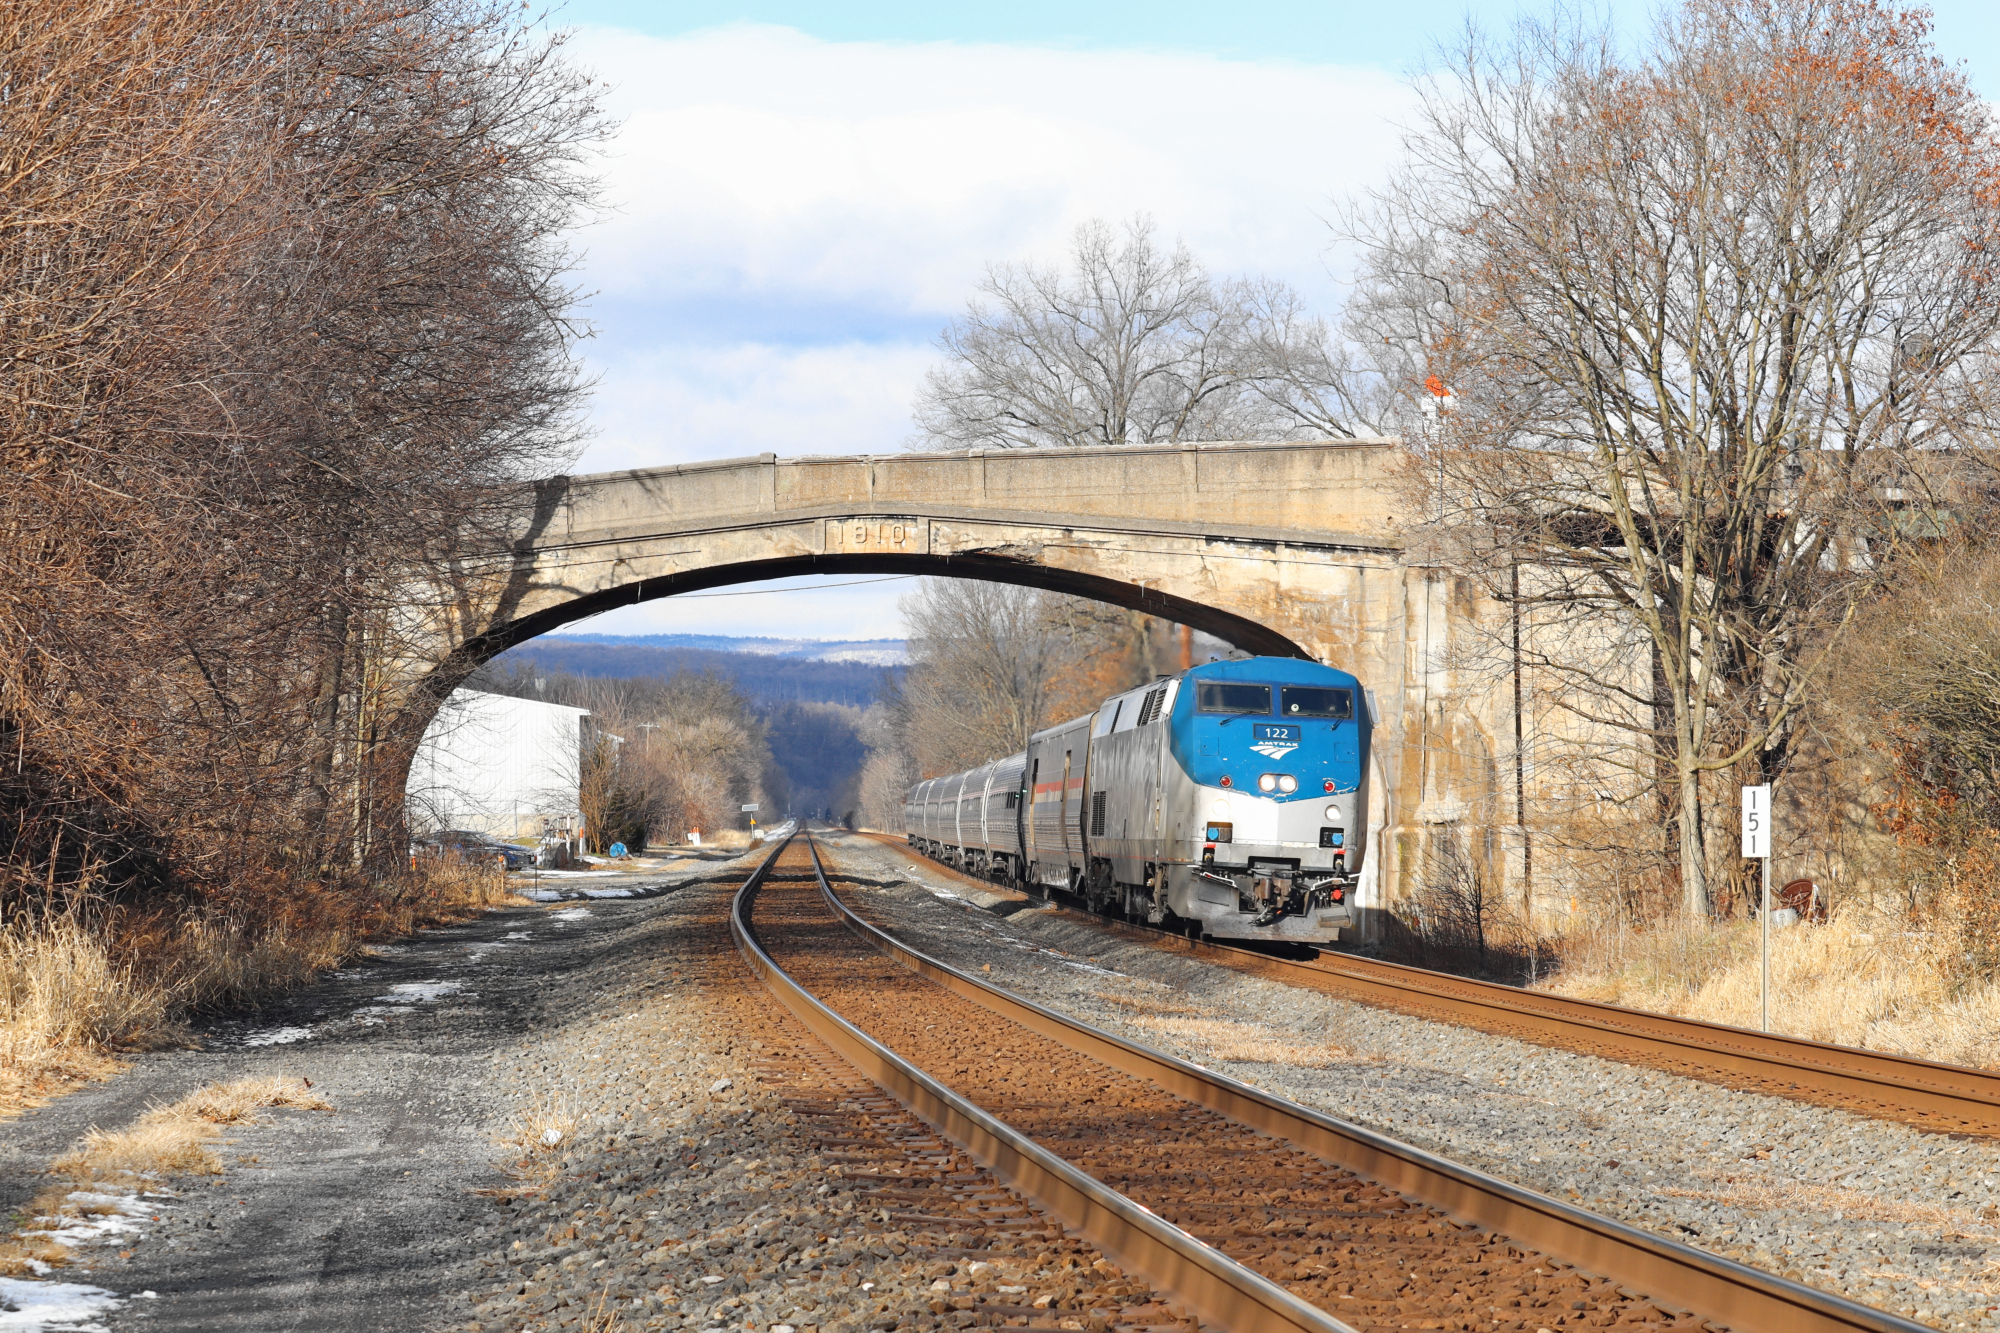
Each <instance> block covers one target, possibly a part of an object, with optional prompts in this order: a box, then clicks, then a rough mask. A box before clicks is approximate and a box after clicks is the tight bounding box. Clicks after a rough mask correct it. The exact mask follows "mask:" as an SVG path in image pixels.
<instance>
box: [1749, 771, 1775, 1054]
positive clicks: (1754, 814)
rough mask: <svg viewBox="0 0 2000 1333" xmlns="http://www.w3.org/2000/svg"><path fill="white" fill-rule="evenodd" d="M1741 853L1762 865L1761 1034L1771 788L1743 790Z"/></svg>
mask: <svg viewBox="0 0 2000 1333" xmlns="http://www.w3.org/2000/svg"><path fill="white" fill-rule="evenodd" d="M1743 854H1744V855H1745V856H1754V857H1756V858H1758V859H1759V860H1760V861H1762V862H1763V867H1762V870H1763V876H1762V880H1763V905H1762V906H1761V907H1760V908H1759V909H1758V911H1757V927H1758V931H1759V933H1760V935H1761V937H1762V938H1761V941H1760V952H1761V955H1762V957H1761V959H1760V977H1759V982H1758V1001H1759V1005H1760V1007H1761V1009H1762V1011H1763V1012H1762V1018H1763V1025H1764V1031H1766V1032H1769V1031H1770V1030H1771V787H1770V784H1768V783H1766V784H1765V785H1764V786H1761V787H1745V788H1744V789H1743Z"/></svg>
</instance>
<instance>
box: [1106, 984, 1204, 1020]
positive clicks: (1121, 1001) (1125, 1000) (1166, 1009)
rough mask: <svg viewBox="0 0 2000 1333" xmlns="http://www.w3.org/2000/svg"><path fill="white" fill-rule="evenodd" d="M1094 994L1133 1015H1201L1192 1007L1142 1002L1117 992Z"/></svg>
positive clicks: (1185, 1016)
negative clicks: (1130, 1011)
mask: <svg viewBox="0 0 2000 1333" xmlns="http://www.w3.org/2000/svg"><path fill="white" fill-rule="evenodd" d="M1094 994H1095V995H1096V997H1097V998H1098V999H1099V1000H1101V1001H1103V1002H1104V1003H1105V1004H1109V1005H1115V1006H1117V1007H1118V1008H1120V1009H1130V1010H1132V1011H1134V1012H1135V1013H1141V1014H1150V1015H1153V1016H1155V1017H1158V1016H1161V1015H1167V1014H1171V1015H1174V1016H1176V1017H1181V1018H1199V1017H1201V1013H1202V1011H1201V1010H1199V1009H1196V1008H1195V1007H1194V1006H1192V1005H1186V1004H1167V1003H1165V1002H1163V1001H1160V1000H1142V999H1140V998H1139V997H1138V996H1136V995H1122V994H1120V993H1118V992H1117V991H1108V990H1101V991H1096V992H1094Z"/></svg>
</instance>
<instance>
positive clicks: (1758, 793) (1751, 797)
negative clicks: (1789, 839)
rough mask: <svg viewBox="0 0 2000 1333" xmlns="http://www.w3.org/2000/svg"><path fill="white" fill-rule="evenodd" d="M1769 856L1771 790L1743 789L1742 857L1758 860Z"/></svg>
mask: <svg viewBox="0 0 2000 1333" xmlns="http://www.w3.org/2000/svg"><path fill="white" fill-rule="evenodd" d="M1770 854H1771V788H1770V786H1769V785H1768V784H1767V785H1765V786H1762V787H1745V788H1744V789H1743V855H1745V856H1754V857H1758V858H1760V859H1761V858H1764V857H1768V856H1770Z"/></svg>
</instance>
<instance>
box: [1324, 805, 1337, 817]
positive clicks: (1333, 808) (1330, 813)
mask: <svg viewBox="0 0 2000 1333" xmlns="http://www.w3.org/2000/svg"><path fill="white" fill-rule="evenodd" d="M1326 817H1327V818H1328V819H1338V818H1340V807H1339V806H1337V805H1329V806H1328V807H1327V808H1326Z"/></svg>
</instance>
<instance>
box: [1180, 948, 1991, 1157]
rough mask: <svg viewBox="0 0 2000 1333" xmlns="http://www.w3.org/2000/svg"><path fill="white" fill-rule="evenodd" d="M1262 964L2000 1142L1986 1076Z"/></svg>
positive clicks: (1451, 980) (1487, 990)
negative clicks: (1946, 1124)
mask: <svg viewBox="0 0 2000 1333" xmlns="http://www.w3.org/2000/svg"><path fill="white" fill-rule="evenodd" d="M1212 947H1228V946H1212ZM1234 952H1242V953H1246V954H1248V953H1249V952H1250V951H1248V950H1235V951H1234ZM1254 956H1256V957H1258V958H1260V959H1262V958H1264V957H1265V956H1264V955H1261V954H1258V955H1254ZM1269 961H1272V962H1277V963H1279V964H1280V965H1281V966H1282V967H1285V968H1291V969H1297V970H1299V971H1300V972H1303V973H1305V974H1308V975H1312V976H1317V977H1326V978H1331V979H1333V980H1334V982H1335V984H1336V985H1338V986H1340V987H1341V988H1343V989H1346V990H1350V991H1353V992H1355V993H1357V994H1359V995H1361V996H1363V997H1365V998H1367V999H1370V1000H1373V1001H1376V1002H1378V1003H1388V1004H1394V1005H1397V1006H1401V1007H1420V1008H1428V1009H1433V1010H1435V1009H1444V1010H1446V1011H1447V1012H1450V1013H1454V1014H1458V1015H1463V1016H1472V1015H1476V1014H1494V1013H1498V1014H1506V1015H1508V1016H1510V1017H1513V1018H1515V1019H1518V1020H1522V1021H1525V1022H1527V1023H1528V1024H1529V1025H1530V1026H1531V1027H1535V1028H1539V1029H1542V1030H1544V1031H1547V1032H1550V1033H1552V1034H1562V1035H1568V1036H1572V1037H1574V1038H1576V1039H1580V1040H1586V1041H1593V1042H1603V1041H1607V1040H1609V1041H1612V1042H1615V1043H1616V1044H1618V1045H1621V1046H1625V1047H1628V1048H1632V1049H1635V1050H1639V1051H1642V1052H1644V1053H1645V1054H1647V1055H1650V1056H1654V1057H1656V1058H1663V1059H1668V1060H1672V1061H1675V1062H1678V1063H1683V1064H1696V1065H1701V1066H1705V1067H1707V1068H1709V1069H1713V1070H1718V1071H1722V1072H1726V1073H1732V1074H1744V1075H1749V1076H1752V1077H1756V1078H1761V1079H1778V1080H1780V1081H1787V1082H1791V1083H1795V1084H1798V1085H1801V1086H1804V1087H1809V1088H1811V1089H1813V1090H1815V1091H1820V1092H1829V1093H1835V1094H1838V1095H1840V1096H1843V1097H1848V1098H1853V1099H1856V1100H1862V1101H1872V1102H1878V1103H1881V1104H1883V1105H1886V1106H1891V1107H1894V1108H1896V1109H1898V1110H1900V1111H1903V1112H1916V1113H1919V1114H1922V1115H1925V1116H1933V1117H1936V1118H1938V1119H1940V1120H1950V1121H1953V1122H1955V1123H1954V1124H1953V1125H1952V1126H1950V1127H1952V1128H1957V1127H1964V1128H1967V1129H1974V1130H1981V1131H1985V1132H1990V1133H2000V1074H1994V1073H1990V1072H1988V1071H1985V1070H1980V1069H1968V1068H1965V1067H1963V1066H1960V1065H1948V1064H1940V1063H1938V1062H1936V1061H1934V1060H1921V1059H1917V1058H1915V1057H1913V1056H1907V1055H1889V1054H1885V1053H1882V1052H1878V1051H1866V1050H1860V1049H1858V1048H1855V1047H1851V1046H1835V1045H1833V1044H1831V1043H1829V1042H1823V1041H1812V1040H1809V1039H1807V1038H1804V1037H1787V1036H1782V1035H1778V1034H1774V1033H1766V1032H1752V1031H1750V1030H1749V1029H1747V1028H1739V1027H1731V1026H1729V1025H1728V1024H1724V1023H1710V1022H1706V1021H1704V1020H1701V1019H1695V1018H1673V1017H1669V1016H1667V1015H1664V1014H1649V1013H1645V1012H1643V1011H1641V1010H1637V1009H1627V1008H1624V1007H1622V1006H1620V1005H1615V1004H1603V1003H1600V1002H1597V1001H1593V1000H1577V999H1571V998H1570V997H1568V996H1563V995H1549V994H1546V993H1544V992H1539V991H1522V990H1517V989H1515V988H1514V987H1511V986H1503V985H1499V984H1497V983H1495V982H1490V981H1475V980H1473V979H1472V978H1470V977H1455V976H1451V975H1448V974H1446V973H1441V972H1431V971H1428V970H1426V969H1424V968H1420V967H1411V966H1408V965H1407V964H1403V963H1388V962H1382V961H1379V960H1377V959H1372V958H1354V957H1351V956H1349V955H1345V954H1339V953H1322V954H1321V955H1320V956H1319V959H1318V960H1317V961H1315V962H1296V961H1292V960H1285V959H1270V960H1269Z"/></svg>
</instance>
